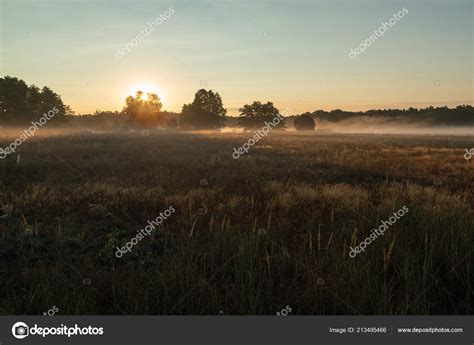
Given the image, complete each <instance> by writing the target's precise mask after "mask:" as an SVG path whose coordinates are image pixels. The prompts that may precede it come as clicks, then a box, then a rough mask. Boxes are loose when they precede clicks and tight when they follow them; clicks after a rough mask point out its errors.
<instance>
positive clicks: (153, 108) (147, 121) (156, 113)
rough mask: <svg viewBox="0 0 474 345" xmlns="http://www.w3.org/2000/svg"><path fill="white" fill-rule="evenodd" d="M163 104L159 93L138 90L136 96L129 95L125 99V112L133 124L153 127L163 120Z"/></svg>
mask: <svg viewBox="0 0 474 345" xmlns="http://www.w3.org/2000/svg"><path fill="white" fill-rule="evenodd" d="M162 106H163V104H162V103H161V101H160V98H159V97H158V95H157V94H154V93H148V94H147V96H145V94H144V93H143V91H137V93H136V94H135V96H128V97H127V98H126V100H125V107H124V108H123V113H124V114H126V115H127V116H128V118H129V121H130V123H131V124H132V125H136V126H140V127H146V128H151V127H154V126H157V125H159V124H161V123H162V122H163V119H164V117H165V116H164V114H163V113H162V112H161V108H162Z"/></svg>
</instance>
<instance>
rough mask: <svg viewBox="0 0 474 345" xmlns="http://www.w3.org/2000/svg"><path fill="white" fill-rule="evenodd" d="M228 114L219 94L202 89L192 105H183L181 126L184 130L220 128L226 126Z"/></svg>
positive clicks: (197, 93)
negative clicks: (187, 128)
mask: <svg viewBox="0 0 474 345" xmlns="http://www.w3.org/2000/svg"><path fill="white" fill-rule="evenodd" d="M226 114H227V110H226V109H225V108H224V106H223V104H222V99H221V96H220V95H219V93H218V92H213V91H212V90H209V91H207V90H204V89H200V90H198V92H196V94H195V96H194V100H193V102H192V103H190V104H185V105H183V110H182V111H181V116H180V121H179V124H180V126H181V127H182V128H186V127H189V128H198V129H203V128H219V127H222V126H223V125H224V123H225V117H226Z"/></svg>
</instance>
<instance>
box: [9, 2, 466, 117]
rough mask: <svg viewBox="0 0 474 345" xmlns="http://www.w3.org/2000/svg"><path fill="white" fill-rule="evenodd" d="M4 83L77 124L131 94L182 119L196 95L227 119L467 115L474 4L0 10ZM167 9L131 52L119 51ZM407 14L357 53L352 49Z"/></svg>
mask: <svg viewBox="0 0 474 345" xmlns="http://www.w3.org/2000/svg"><path fill="white" fill-rule="evenodd" d="M0 3H1V6H0V9H1V11H2V13H1V37H0V48H1V53H0V55H1V60H0V72H1V73H0V74H1V76H5V75H10V76H15V77H19V78H21V79H24V80H25V82H26V83H27V84H36V85H37V86H40V87H41V86H43V85H47V86H49V87H51V88H52V89H53V90H54V91H55V92H57V93H59V94H60V95H62V98H63V100H64V102H65V103H66V104H68V105H70V106H71V107H72V108H73V110H75V111H76V113H87V112H93V111H95V110H96V109H101V110H120V109H121V108H122V106H123V102H124V98H125V97H126V96H127V95H128V94H129V93H130V89H131V88H132V87H133V86H134V85H136V84H152V85H155V86H156V87H157V88H158V89H159V90H160V93H161V95H162V96H163V97H164V102H163V103H164V107H165V109H167V110H172V111H180V110H181V107H182V105H183V103H189V102H191V101H192V99H193V95H194V93H195V92H196V91H197V90H198V89H199V88H202V87H204V88H207V89H212V90H216V91H218V92H219V93H220V95H221V96H222V99H223V101H224V105H225V106H226V107H227V108H228V112H229V113H230V114H236V113H237V109H238V108H239V107H241V106H242V105H243V104H245V103H249V102H252V101H254V100H260V101H264V102H266V101H268V100H269V101H272V102H273V103H274V104H275V105H276V106H277V107H278V108H279V109H280V110H284V109H285V108H287V107H289V108H290V109H291V113H292V114H295V113H301V112H305V111H314V110H316V109H326V110H331V109H335V108H342V109H345V110H366V109H370V108H384V107H387V108H401V107H406V106H417V107H424V106H428V105H448V106H454V105H457V104H472V100H473V87H472V80H473V38H472V37H473V8H472V7H473V1H472V0H465V1H464V0H446V1H439V0H431V1H428V0H416V1H415V0H410V1H402V2H399V1H388V0H385V1H384V0H377V1H358V0H346V1H337V0H330V1H318V0H313V1H295V0H293V1H291V0H286V1H281V0H278V1H261V0H251V1H240V0H220V1H217V0H216V1H200V0H189V1H181V0H176V1H161V0H160V1H132V0H130V1H104V0H100V1H99V0H81V1H77V0H76V1H68V0H61V1H27V0H14V1H12V0H0ZM170 7H172V8H173V9H174V13H173V14H171V16H170V17H169V18H168V19H167V20H165V21H164V22H163V23H162V24H160V25H158V26H157V27H156V28H155V29H154V30H153V31H152V32H151V33H150V36H149V37H147V38H145V39H144V40H143V41H141V42H139V43H138V44H137V45H136V46H135V47H133V50H132V51H131V52H130V53H128V54H126V55H125V56H123V57H122V58H121V59H117V58H116V52H117V49H119V48H121V47H124V46H125V45H126V44H127V43H129V42H130V41H131V40H132V39H133V38H135V37H136V36H137V34H138V33H139V32H140V30H144V29H145V28H146V27H147V26H148V24H147V23H148V22H151V21H154V20H155V19H156V18H157V17H159V15H160V14H162V13H164V12H165V11H166V10H168V9H169V8H170ZM403 7H406V9H407V10H408V13H407V14H406V15H405V16H404V18H402V19H400V20H399V21H398V22H397V23H396V24H395V25H393V26H392V27H390V28H389V30H388V31H387V32H385V35H384V37H380V38H377V40H376V41H375V42H373V43H372V44H371V46H369V47H367V49H366V50H365V52H364V53H363V54H360V55H358V56H357V57H356V58H355V59H350V58H349V52H350V49H351V48H352V49H354V48H356V47H357V46H359V44H360V43H362V42H363V41H364V40H365V39H367V38H369V35H370V34H371V32H372V31H373V30H375V29H377V28H379V27H380V26H381V22H382V21H384V22H387V21H388V20H389V19H390V18H391V17H392V15H393V14H396V13H398V11H400V10H401V9H402V8H403Z"/></svg>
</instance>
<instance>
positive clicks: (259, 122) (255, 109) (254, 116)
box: [239, 101, 285, 130]
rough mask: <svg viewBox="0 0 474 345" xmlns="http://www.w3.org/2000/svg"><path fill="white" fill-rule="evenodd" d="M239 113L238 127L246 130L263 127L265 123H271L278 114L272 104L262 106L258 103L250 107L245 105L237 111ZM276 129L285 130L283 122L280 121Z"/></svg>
mask: <svg viewBox="0 0 474 345" xmlns="http://www.w3.org/2000/svg"><path fill="white" fill-rule="evenodd" d="M239 112H240V118H239V125H240V126H241V127H244V128H245V129H246V130H249V129H256V128H261V127H263V126H265V122H271V121H273V119H274V118H275V117H277V116H278V115H279V114H280V112H279V111H278V109H277V108H276V107H275V106H274V105H273V103H272V102H267V103H265V104H262V103H261V102H258V101H255V102H253V103H252V104H250V105H249V104H245V105H244V106H243V107H242V108H240V109H239ZM276 128H278V129H283V128H285V121H280V123H279V124H278V125H277V126H276Z"/></svg>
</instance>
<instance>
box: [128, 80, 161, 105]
mask: <svg viewBox="0 0 474 345" xmlns="http://www.w3.org/2000/svg"><path fill="white" fill-rule="evenodd" d="M137 91H143V95H142V97H141V98H142V99H143V100H144V101H146V100H148V94H149V93H155V94H157V95H158V97H160V100H161V102H163V101H164V100H165V95H164V93H163V91H162V90H161V89H160V88H158V87H156V86H155V85H153V84H135V85H133V86H132V87H131V88H130V91H129V95H131V96H135V94H136V93H137Z"/></svg>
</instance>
